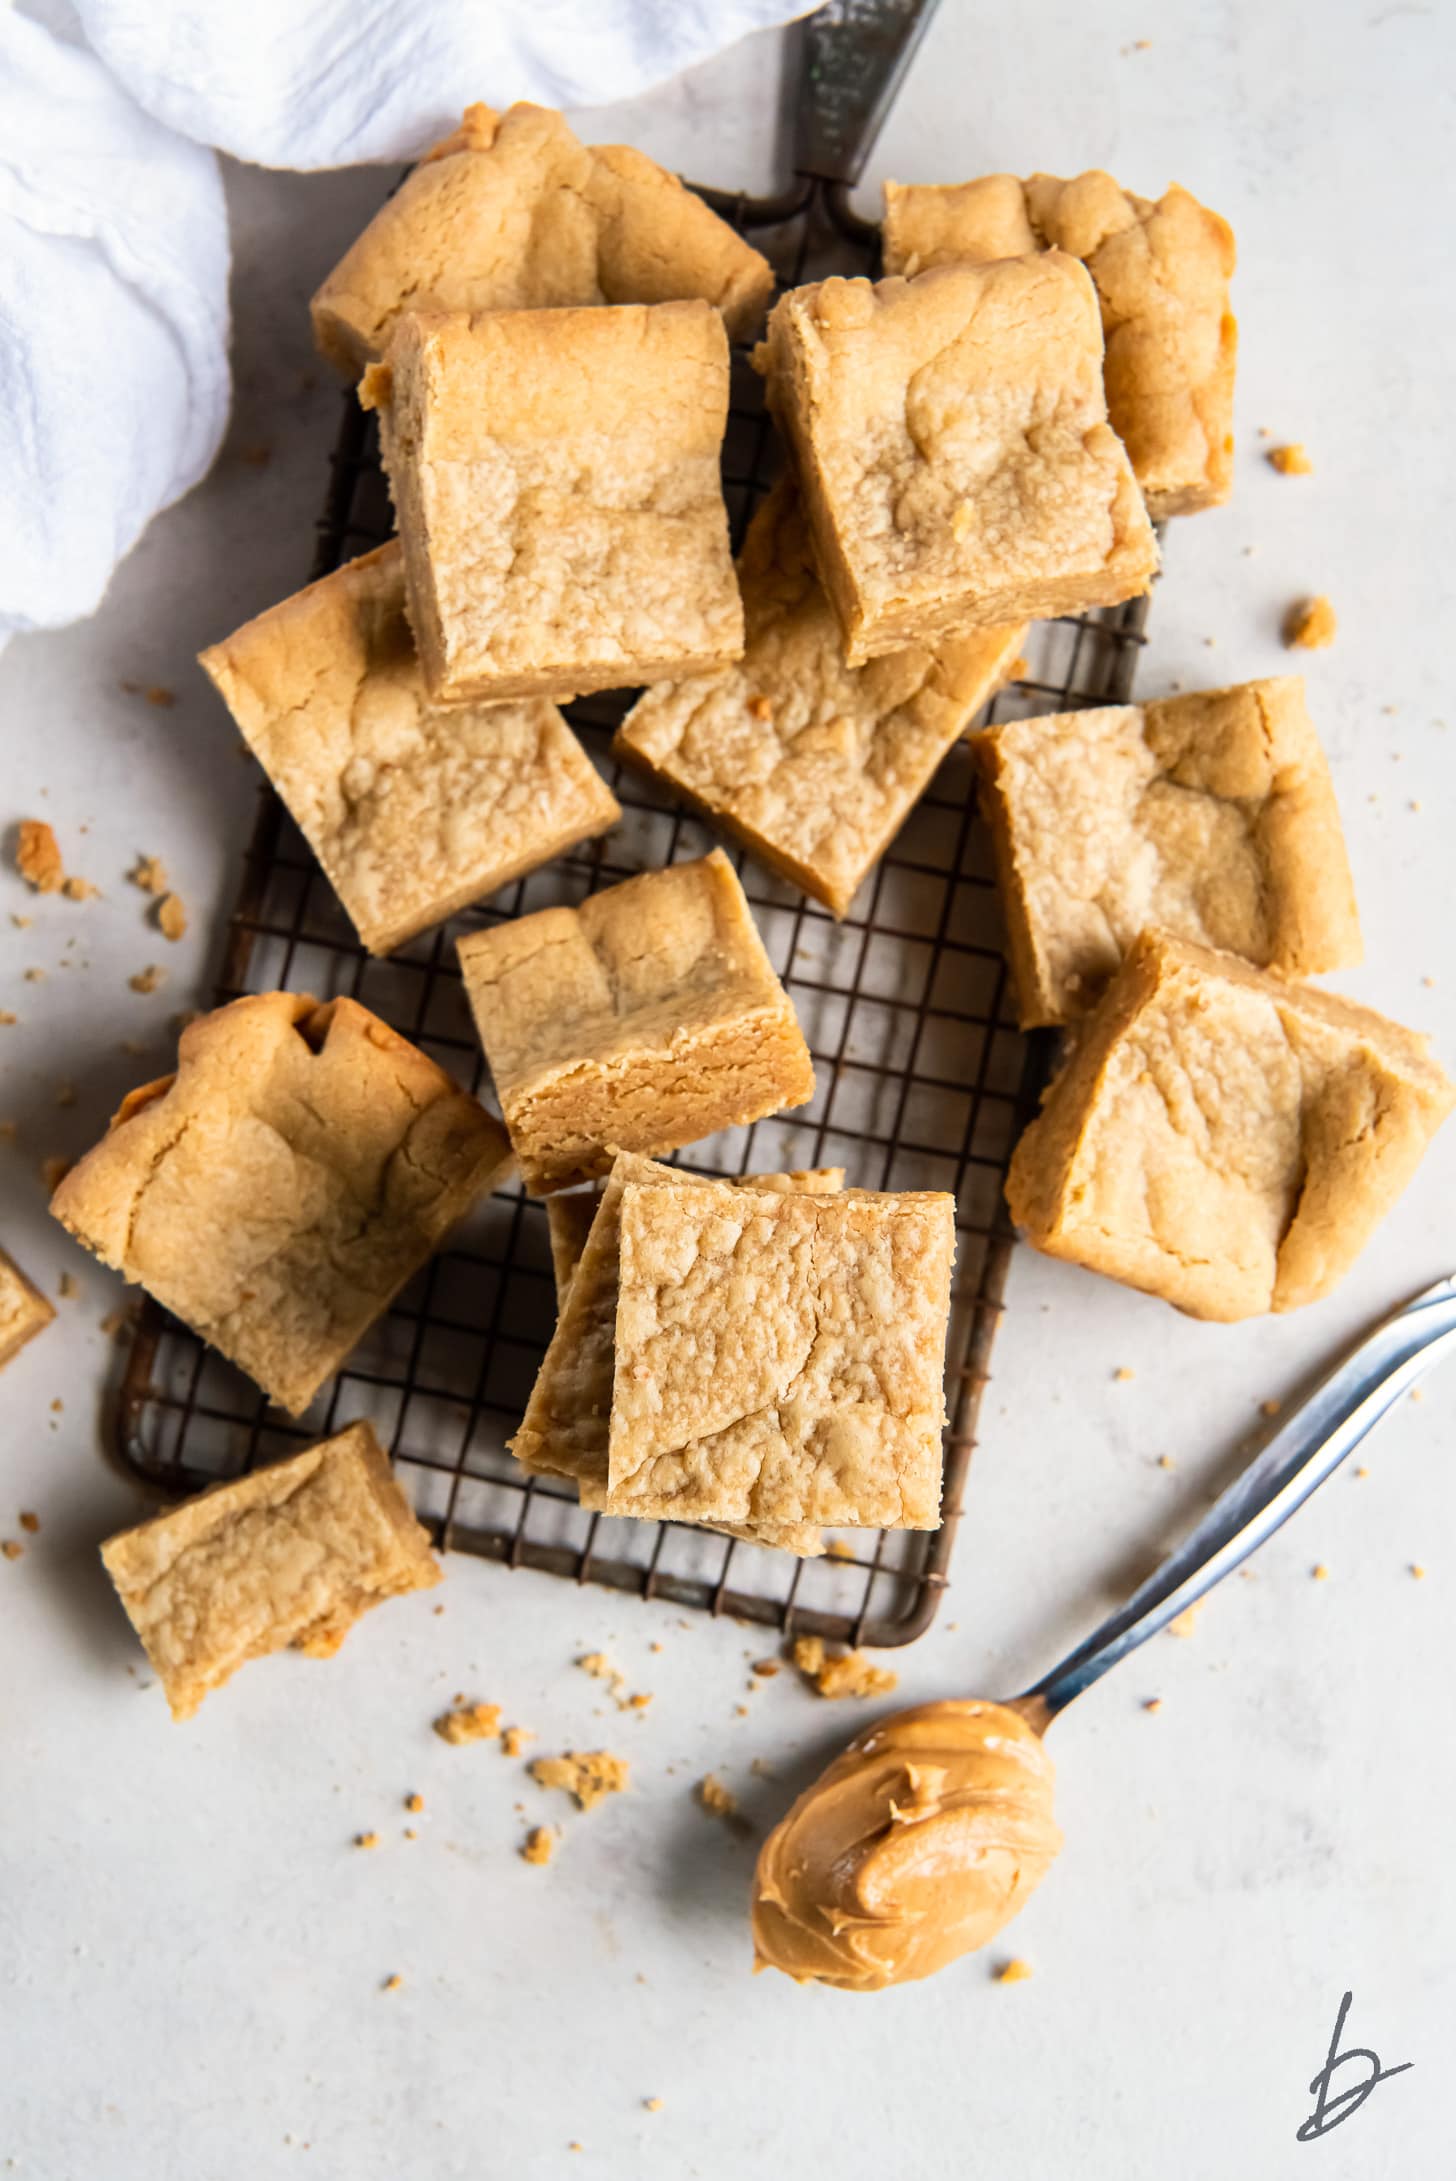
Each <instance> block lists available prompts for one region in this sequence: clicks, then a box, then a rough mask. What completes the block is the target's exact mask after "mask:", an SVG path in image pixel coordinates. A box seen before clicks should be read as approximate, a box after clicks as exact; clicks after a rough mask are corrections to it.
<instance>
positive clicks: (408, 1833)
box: [404, 1825, 420, 1840]
mask: <svg viewBox="0 0 1456 2181" xmlns="http://www.w3.org/2000/svg"><path fill="white" fill-rule="evenodd" d="M404 1837H405V1839H406V1840H418V1839H419V1837H420V1836H419V1834H418V1833H417V1832H416V1831H415V1829H414V1827H413V1825H406V1827H405V1829H404Z"/></svg>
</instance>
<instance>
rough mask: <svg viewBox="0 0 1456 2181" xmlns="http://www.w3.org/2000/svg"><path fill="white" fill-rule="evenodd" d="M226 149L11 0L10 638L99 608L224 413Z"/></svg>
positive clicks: (6, 408)
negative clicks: (160, 112)
mask: <svg viewBox="0 0 1456 2181" xmlns="http://www.w3.org/2000/svg"><path fill="white" fill-rule="evenodd" d="M227 283H228V243H227V214H226V211H225V208H224V205H223V195H222V182H221V178H220V176H219V174H218V168H217V161H216V159H215V158H214V157H213V155H212V153H211V152H210V151H202V150H199V148H198V147H197V145H195V144H188V143H184V142H183V140H182V139H181V138H180V137H178V136H174V135H173V134H172V132H171V131H170V130H169V129H165V128H163V127H162V126H161V125H160V124H159V123H158V122H156V121H153V120H152V119H151V118H150V116H149V115H147V114H144V113H143V112H142V110H141V108H140V107H139V106H138V105H137V104H136V103H135V101H134V100H133V99H131V98H130V97H129V96H128V95H127V93H126V92H125V91H124V90H123V89H122V88H121V86H120V84H118V83H117V82H116V80H115V78H114V77H113V76H111V75H109V74H108V73H107V71H106V69H105V68H103V67H102V65H101V63H100V62H99V61H98V60H96V59H95V58H94V57H93V56H92V55H91V54H89V53H85V52H82V51H80V50H78V49H77V48H76V47H74V46H68V45H63V44H62V43H61V42H60V41H59V40H58V39H56V38H54V37H52V36H51V34H50V32H49V31H47V30H43V29H42V28H41V27H40V25H39V24H38V23H33V22H29V21H27V20H25V19H24V18H23V17H21V16H18V15H15V14H13V13H11V12H10V11H9V10H7V9H5V8H4V7H0V430H3V436H4V454H3V457H0V646H3V644H4V643H5V641H6V640H7V638H8V637H9V636H10V635H12V634H13V633H14V632H15V631H16V630H19V629H36V628H57V627H59V626H60V625H61V624H62V623H64V622H67V621H74V620H77V619H79V618H80V617H81V616H82V615H83V614H88V613H92V612H94V611H95V609H96V607H97V606H98V605H99V604H100V601H101V596H102V593H103V592H104V591H105V589H106V585H107V583H108V581H109V580H110V577H111V572H112V569H113V568H114V567H115V565H116V563H117V561H118V560H119V559H120V558H121V556H122V554H123V553H125V552H127V551H128V550H129V549H130V547H131V546H132V545H134V544H135V542H136V540H137V538H138V537H139V536H140V535H141V532H142V531H143V530H144V529H145V527H146V525H147V523H148V522H150V520H151V518H152V516H153V515H154V514H155V513H156V512H157V510H158V509H159V508H163V507H168V506H170V504H171V503H172V501H173V500H177V499H180V498H181V496H182V494H183V493H184V492H187V491H189V490H190V489H191V487H192V486H193V485H195V484H196V483H197V481H198V479H199V478H200V477H203V476H205V475H206V473H207V470H208V469H209V467H210V466H211V463H212V460H213V457H214V456H215V455H216V453H217V450H218V445H219V443H220V441H221V439H222V434H223V428H224V426H225V425H226V423H227V415H228V392H229V388H228V363H227V340H228V301H227Z"/></svg>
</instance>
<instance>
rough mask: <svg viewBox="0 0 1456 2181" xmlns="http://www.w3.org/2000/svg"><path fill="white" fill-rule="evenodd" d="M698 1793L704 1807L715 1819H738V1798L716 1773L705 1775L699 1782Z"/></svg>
mask: <svg viewBox="0 0 1456 2181" xmlns="http://www.w3.org/2000/svg"><path fill="white" fill-rule="evenodd" d="M696 1793H697V1797H698V1801H699V1802H700V1803H701V1805H702V1807H703V1808H704V1809H705V1810H707V1811H708V1812H709V1813H710V1814H711V1815H712V1816H713V1817H721V1818H735V1817H737V1815H738V1797H737V1796H736V1795H735V1794H734V1792H733V1790H732V1788H731V1787H727V1786H725V1785H724V1783H723V1781H722V1780H720V1779H719V1777H718V1775H717V1773H716V1772H708V1773H705V1774H704V1776H703V1778H702V1779H700V1780H699V1782H698V1785H697V1789H696Z"/></svg>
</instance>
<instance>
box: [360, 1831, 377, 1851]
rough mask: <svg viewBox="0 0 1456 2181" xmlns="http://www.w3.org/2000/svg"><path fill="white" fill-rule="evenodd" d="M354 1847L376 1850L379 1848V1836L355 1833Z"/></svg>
mask: <svg viewBox="0 0 1456 2181" xmlns="http://www.w3.org/2000/svg"><path fill="white" fill-rule="evenodd" d="M354 1845H355V1847H356V1848H377V1847H378V1846H379V1835H378V1833H355V1835H354Z"/></svg>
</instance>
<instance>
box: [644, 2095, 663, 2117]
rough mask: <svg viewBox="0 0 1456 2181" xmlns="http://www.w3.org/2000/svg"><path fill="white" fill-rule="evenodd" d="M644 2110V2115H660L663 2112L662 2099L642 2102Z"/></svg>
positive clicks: (646, 2099) (650, 2099)
mask: <svg viewBox="0 0 1456 2181" xmlns="http://www.w3.org/2000/svg"><path fill="white" fill-rule="evenodd" d="M642 2110H643V2112H644V2113H660V2112H661V2111H662V2100H661V2098H644V2099H643V2100H642Z"/></svg>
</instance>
